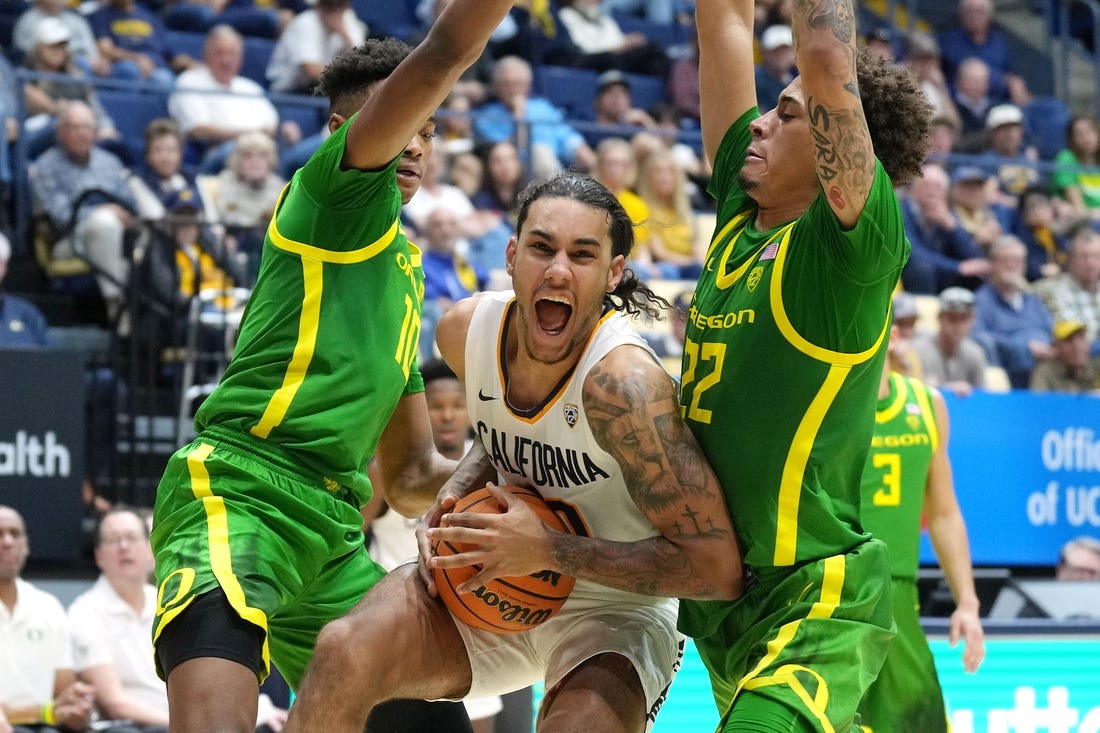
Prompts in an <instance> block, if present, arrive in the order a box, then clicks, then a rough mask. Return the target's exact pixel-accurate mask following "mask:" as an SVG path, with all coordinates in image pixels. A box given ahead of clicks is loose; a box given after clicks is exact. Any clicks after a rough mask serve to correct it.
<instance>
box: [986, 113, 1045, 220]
mask: <svg viewBox="0 0 1100 733" xmlns="http://www.w3.org/2000/svg"><path fill="white" fill-rule="evenodd" d="M1023 122H1024V115H1023V112H1021V111H1020V108H1019V107H1017V106H1016V105H1014V104H998V105H997V106H996V107H993V108H992V109H990V110H989V112H988V113H987V114H986V117H985V127H986V130H987V131H988V133H989V144H988V146H987V147H986V150H985V152H983V153H982V155H981V156H980V157H979V160H978V163H979V165H981V166H982V167H983V168H985V169H986V170H990V171H994V177H995V178H996V180H997V190H998V193H999V196H998V197H997V198H998V202H999V203H1001V204H1003V205H1005V206H1008V207H1010V208H1015V207H1016V203H1017V201H1018V199H1019V196H1020V194H1021V193H1023V192H1024V190H1025V189H1026V188H1028V187H1029V186H1035V185H1038V184H1039V169H1038V167H1036V163H1037V162H1038V160H1039V155H1038V153H1037V152H1036V151H1035V148H1034V147H1033V146H1030V145H1025V144H1024V126H1023Z"/></svg>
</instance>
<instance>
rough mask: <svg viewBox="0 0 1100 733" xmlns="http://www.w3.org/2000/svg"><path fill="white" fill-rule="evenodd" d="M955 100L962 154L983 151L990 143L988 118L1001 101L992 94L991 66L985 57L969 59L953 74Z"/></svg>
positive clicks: (952, 97) (957, 148)
mask: <svg viewBox="0 0 1100 733" xmlns="http://www.w3.org/2000/svg"><path fill="white" fill-rule="evenodd" d="M953 81H954V92H953V93H952V96H951V101H952V102H954V104H955V109H956V111H958V113H959V122H960V124H961V126H960V128H959V139H958V141H957V143H956V145H955V148H956V150H957V151H958V152H960V153H977V152H980V151H981V149H982V147H983V146H984V145H985V142H986V131H985V118H986V116H987V115H988V114H989V110H990V109H991V108H992V107H993V106H994V105H995V104H996V103H997V102H996V100H995V99H993V98H992V97H991V96H990V94H989V66H987V65H986V63H985V62H984V61H982V60H981V59H977V58H973V59H966V60H965V61H963V62H962V64H960V65H959V69H958V71H956V72H955V75H954V77H953Z"/></svg>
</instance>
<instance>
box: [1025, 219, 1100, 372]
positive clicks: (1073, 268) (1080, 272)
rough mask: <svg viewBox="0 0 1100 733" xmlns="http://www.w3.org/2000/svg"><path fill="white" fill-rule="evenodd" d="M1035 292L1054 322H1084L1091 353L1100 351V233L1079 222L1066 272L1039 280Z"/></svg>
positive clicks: (1068, 257) (1070, 248)
mask: <svg viewBox="0 0 1100 733" xmlns="http://www.w3.org/2000/svg"><path fill="white" fill-rule="evenodd" d="M1035 291H1036V292H1037V293H1038V294H1039V296H1040V297H1041V298H1042V299H1043V302H1044V303H1046V304H1047V308H1049V309H1050V312H1051V315H1053V316H1054V320H1055V321H1056V322H1057V321H1078V322H1080V323H1083V324H1085V336H1086V337H1087V339H1088V342H1089V343H1090V344H1092V346H1091V349H1090V353H1093V354H1095V353H1098V352H1100V344H1098V343H1097V337H1098V336H1100V233H1098V232H1097V231H1096V230H1095V229H1093V228H1092V227H1090V226H1081V225H1079V226H1078V227H1077V229H1076V231H1075V232H1074V233H1073V235H1072V237H1071V239H1070V244H1069V253H1068V255H1067V257H1066V269H1065V271H1064V272H1062V273H1059V274H1057V275H1053V276H1051V277H1045V278H1043V279H1042V280H1040V281H1038V282H1037V283H1036V284H1035Z"/></svg>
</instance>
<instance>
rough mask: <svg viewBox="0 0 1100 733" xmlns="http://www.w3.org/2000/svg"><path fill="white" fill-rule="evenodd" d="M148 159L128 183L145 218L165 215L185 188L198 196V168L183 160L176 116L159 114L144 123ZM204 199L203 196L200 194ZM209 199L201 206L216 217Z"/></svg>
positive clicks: (200, 206) (211, 216) (180, 133)
mask: <svg viewBox="0 0 1100 733" xmlns="http://www.w3.org/2000/svg"><path fill="white" fill-rule="evenodd" d="M144 141H145V159H144V161H143V162H142V164H141V165H139V166H138V167H137V169H136V170H135V171H134V175H132V176H130V178H129V179H128V180H127V184H128V185H129V187H130V193H131V195H132V196H133V197H134V203H135V205H136V206H137V213H138V216H140V217H141V218H142V219H144V220H146V221H157V220H158V219H160V218H162V217H163V216H164V214H165V212H166V210H167V207H168V205H169V204H170V203H171V202H174V201H176V200H178V198H179V194H180V192H182V191H194V192H195V195H196V196H199V192H198V184H197V182H196V179H195V172H194V170H192V169H191V168H190V167H188V166H185V165H184V163H183V133H182V132H181V131H180V127H179V125H177V124H176V122H175V120H170V119H168V118H167V117H160V118H157V119H155V120H152V121H151V122H150V123H149V124H148V125H147V126H146V127H145V135H144ZM199 198H200V200H201V196H199ZM208 206H209V202H202V203H201V204H200V205H199V208H200V209H202V210H203V211H204V212H206V215H205V218H207V219H210V220H213V219H216V217H215V216H213V214H212V211H211V210H208Z"/></svg>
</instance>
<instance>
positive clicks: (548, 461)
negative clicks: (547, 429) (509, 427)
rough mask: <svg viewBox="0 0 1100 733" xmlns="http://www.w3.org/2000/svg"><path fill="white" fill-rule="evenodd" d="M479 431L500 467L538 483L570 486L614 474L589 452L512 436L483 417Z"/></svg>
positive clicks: (492, 457)
mask: <svg viewBox="0 0 1100 733" xmlns="http://www.w3.org/2000/svg"><path fill="white" fill-rule="evenodd" d="M477 434H478V436H479V437H480V438H481V442H482V444H483V445H484V446H485V450H486V452H487V453H488V454H489V456H490V458H491V459H492V461H493V465H494V466H496V467H497V470H499V471H502V472H505V471H506V472H508V473H513V474H516V475H518V476H523V477H524V478H526V479H529V480H530V481H531V483H533V484H534V485H535V486H552V487H554V488H568V487H570V486H582V485H584V484H590V483H592V482H593V481H596V480H598V479H606V478H610V476H611V474H610V473H608V472H607V471H605V470H604V469H603V468H601V467H600V466H599V464H597V463H596V462H595V461H594V460H593V459H592V457H591V456H590V455H588V453H586V452H583V451H578V450H576V449H575V448H562V447H561V446H556V445H550V444H549V443H543V442H541V441H538V440H532V439H531V438H527V437H524V436H518V435H512V436H509V435H508V433H505V432H502V431H498V430H496V429H490V428H489V426H488V425H486V424H485V423H484V422H482V421H480V420H479V421H478V423H477Z"/></svg>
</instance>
